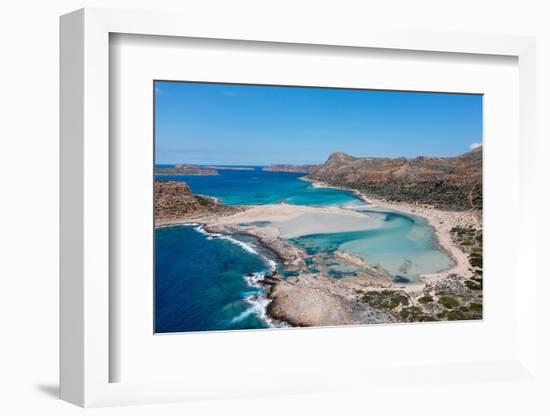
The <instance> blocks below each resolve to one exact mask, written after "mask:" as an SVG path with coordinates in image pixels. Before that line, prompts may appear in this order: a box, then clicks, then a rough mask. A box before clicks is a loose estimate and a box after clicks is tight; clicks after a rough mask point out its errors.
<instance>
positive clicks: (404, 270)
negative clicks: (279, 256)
mask: <svg viewBox="0 0 550 416" xmlns="http://www.w3.org/2000/svg"><path fill="white" fill-rule="evenodd" d="M365 212H366V213H368V215H370V216H373V217H375V218H378V219H379V220H380V219H382V220H383V221H378V222H377V223H378V224H382V226H380V227H379V228H373V229H368V230H364V231H352V232H343V233H328V234H313V235H306V236H301V237H296V238H292V239H290V241H291V242H293V243H294V244H296V245H298V246H300V247H302V248H303V249H304V250H306V252H307V253H308V254H311V255H313V254H317V253H320V252H328V253H330V252H334V251H336V250H341V251H345V252H348V253H351V254H354V255H356V256H359V257H361V258H362V259H364V260H366V261H367V262H369V264H370V265H372V266H381V267H382V268H384V269H385V270H387V271H388V272H389V273H390V274H391V275H392V276H393V277H394V278H397V279H399V277H402V278H403V277H404V278H406V280H408V281H415V280H417V279H418V276H419V275H420V274H424V273H435V272H437V271H439V270H442V269H445V268H447V267H449V266H451V265H452V260H451V259H450V258H449V257H448V256H447V255H446V254H445V253H444V252H442V251H440V250H438V249H437V248H436V247H435V245H434V243H435V242H434V237H433V230H432V229H431V227H430V226H429V225H428V224H427V223H426V222H425V221H424V220H423V219H422V218H418V217H415V218H412V217H409V216H406V215H401V214H397V213H392V212H381V211H371V210H365Z"/></svg>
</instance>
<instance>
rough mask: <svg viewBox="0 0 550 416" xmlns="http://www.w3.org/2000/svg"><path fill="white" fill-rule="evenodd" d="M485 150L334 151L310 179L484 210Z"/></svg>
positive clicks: (412, 200)
mask: <svg viewBox="0 0 550 416" xmlns="http://www.w3.org/2000/svg"><path fill="white" fill-rule="evenodd" d="M482 158H483V150H482V147H481V146H479V147H477V148H476V149H474V150H472V151H470V152H468V153H465V154H463V155H460V156H455V157H447V158H443V157H427V156H419V157H417V158H414V159H407V158H404V157H400V158H376V157H353V156H350V155H347V154H345V153H342V152H337V153H333V154H331V155H330V156H329V158H328V159H327V161H326V162H325V163H324V164H323V165H322V166H320V167H319V168H318V169H315V170H314V171H312V172H311V173H310V175H309V178H311V179H313V180H318V181H322V182H324V183H327V184H329V185H333V186H342V187H346V188H351V189H355V190H357V191H360V192H363V193H365V194H367V195H372V196H375V197H378V198H383V199H387V200H389V201H396V202H410V203H416V204H427V205H431V206H433V207H436V208H440V209H453V210H481V208H482Z"/></svg>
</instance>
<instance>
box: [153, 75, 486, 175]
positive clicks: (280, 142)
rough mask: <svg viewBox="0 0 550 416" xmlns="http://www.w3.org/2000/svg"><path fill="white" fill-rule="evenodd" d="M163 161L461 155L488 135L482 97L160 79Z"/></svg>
mask: <svg viewBox="0 0 550 416" xmlns="http://www.w3.org/2000/svg"><path fill="white" fill-rule="evenodd" d="M155 98H156V102H155V107H156V108H155V117H156V120H155V130H156V131H155V152H156V163H196V164H227V165H267V164H271V163H292V164H301V163H322V162H324V161H325V160H326V158H327V156H328V155H329V154H330V153H332V152H335V151H341V152H346V153H349V154H351V155H353V156H386V157H398V156H405V157H415V156H419V155H426V156H454V155H459V154H462V153H465V152H467V151H469V150H470V148H471V147H472V146H475V145H476V144H479V143H481V141H482V97H481V96H479V95H466V94H434V93H415V92H393V91H372V90H346V89H328V88H293V87H271V86H247V85H232V84H203V83H184V82H164V81H162V82H161V81H156V82H155Z"/></svg>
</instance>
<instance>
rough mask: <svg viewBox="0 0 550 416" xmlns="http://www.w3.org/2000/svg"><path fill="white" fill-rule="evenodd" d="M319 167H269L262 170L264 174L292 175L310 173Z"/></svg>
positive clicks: (283, 165) (280, 165) (282, 165)
mask: <svg viewBox="0 0 550 416" xmlns="http://www.w3.org/2000/svg"><path fill="white" fill-rule="evenodd" d="M319 166H320V165H285V164H279V165H269V166H265V167H263V168H262V170H264V171H266V172H292V173H312V172H314V171H315V170H316V169H318V168H319Z"/></svg>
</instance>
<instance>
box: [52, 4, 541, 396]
mask: <svg viewBox="0 0 550 416" xmlns="http://www.w3.org/2000/svg"><path fill="white" fill-rule="evenodd" d="M113 33H122V34H137V35H155V36H171V37H191V38H206V39H226V40H246V41H255V42H280V43H285V44H288V43H289V44H305V45H332V46H335V47H344V48H345V47H356V48H382V49H390V50H393V49H397V50H411V51H431V52H439V53H453V54H484V55H505V56H511V57H517V59H518V62H519V137H520V141H519V144H520V152H519V160H518V163H519V166H520V170H519V172H520V177H519V178H518V181H519V185H520V190H519V193H520V196H521V204H520V205H521V206H520V207H519V212H520V213H527V212H535V195H534V194H535V190H534V189H533V186H532V183H533V182H532V178H533V175H534V167H535V163H534V161H535V151H534V148H535V146H534V143H535V139H536V137H535V130H534V126H535V124H536V123H535V120H534V117H535V114H536V113H535V89H536V84H535V41H534V39H533V38H530V37H518V36H507V35H487V34H465V33H429V32H410V31H409V32H396V31H387V32H380V31H376V30H368V29H366V30H363V29H362V30H361V31H359V32H355V31H353V30H350V31H349V32H342V31H339V32H338V33H335V32H329V31H326V30H324V29H322V28H319V29H318V30H308V31H307V33H306V32H304V31H302V30H300V29H299V28H292V27H284V28H282V27H279V26H278V25H277V24H275V23H270V22H269V21H267V22H266V21H261V22H260V21H253V22H252V21H247V20H246V19H245V18H243V21H242V22H239V24H235V22H225V21H224V20H223V19H220V20H219V21H216V22H215V24H212V25H204V24H203V23H202V22H200V21H195V20H194V19H193V17H192V16H185V15H174V14H165V13H150V12H134V11H119V10H107V9H82V10H78V11H76V12H73V13H70V14H68V15H65V16H63V17H62V18H61V314H60V319H61V339H60V348H61V356H60V358H61V389H60V394H61V398H62V399H64V400H67V401H69V402H71V403H74V404H77V405H80V406H85V407H87V406H107V405H119V404H138V403H156V402H166V401H182V400H192V399H197V398H210V397H211V398H214V397H238V396H247V395H254V394H280V393H285V392H286V393H300V392H320V391H325V390H327V389H328V390H333V389H339V388H342V386H343V384H342V382H341V381H340V380H343V379H349V378H350V377H352V378H353V380H355V382H356V383H364V384H365V385H368V384H369V383H374V382H375V381H376V380H378V381H379V380H380V379H381V378H384V375H383V374H382V373H383V372H386V373H387V371H386V370H387V369H378V370H376V369H373V368H372V367H371V368H368V370H369V371H368V372H362V371H351V370H349V369H345V368H342V369H336V370H334V369H333V370H331V371H330V377H319V374H317V373H309V374H305V373H299V374H292V375H291V374H288V373H285V372H281V373H279V374H272V378H271V381H270V382H269V383H255V382H254V380H250V381H248V382H247V381H246V380H241V381H240V382H236V383H233V384H231V385H227V383H226V382H225V381H226V380H223V379H222V378H220V380H212V378H211V377H206V376H205V377H202V378H200V377H199V378H197V377H190V378H188V379H184V380H178V381H150V382H129V383H126V382H111V377H110V372H109V368H110V363H112V361H113V360H116V359H117V357H115V356H113V353H112V351H111V350H110V348H109V345H110V342H109V338H110V336H111V335H110V315H109V308H110V306H111V307H112V305H110V302H111V301H112V299H111V298H110V296H109V291H110V290H112V287H110V282H109V275H110V267H112V265H111V261H110V258H109V255H110V254H109V239H110V220H111V218H110V204H109V201H110V194H109V189H110V169H113V166H112V165H111V164H112V163H113V161H112V160H111V159H110V155H109V135H110V131H109V117H110V114H109V94H110V84H109V36H110V34H113ZM520 218H521V220H520V221H521V224H520V227H519V229H518V241H517V244H516V246H515V249H516V250H517V256H518V259H519V262H520V264H521V265H522V270H523V272H524V276H525V277H524V278H522V281H521V284H520V286H519V287H518V292H517V315H516V316H517V318H516V319H517V320H518V322H521V326H520V327H519V329H518V331H519V332H518V346H517V354H514V355H513V356H510V357H509V359H506V360H499V361H494V362H491V361H482V362H472V363H462V364H461V365H459V366H457V364H456V363H453V362H442V363H441V364H440V365H439V367H438V368H437V369H436V370H434V367H433V366H429V365H426V366H423V365H422V363H419V365H418V368H416V369H415V370H414V374H415V377H417V378H418V379H419V380H424V379H429V378H433V374H434V371H436V372H438V371H441V370H448V371H449V372H450V373H452V374H453V376H454V377H463V378H464V379H466V378H467V377H469V376H471V375H472V374H478V373H481V374H484V377H487V375H488V374H491V377H495V378H498V377H508V378H512V379H515V378H517V379H518V380H521V379H524V378H525V377H534V376H535V375H536V372H535V369H536V354H535V351H536V345H537V343H536V302H535V293H536V279H537V278H538V275H537V270H536V268H535V264H536V262H535V259H534V255H535V254H534V253H535V251H536V250H534V249H533V246H534V244H535V235H534V233H535V230H536V219H535V218H534V215H521V216H520ZM516 272H517V271H514V270H511V271H510V273H516ZM309 334H312V333H311V332H310V333H309ZM190 336H192V335H190ZM303 336H304V337H307V336H313V335H308V334H305V335H303ZM358 370H361V368H359V369H358ZM383 370H384V371H383ZM411 371H412V370H411V369H410V368H409V369H403V371H402V372H403V374H405V373H408V374H410V373H411ZM326 374H328V373H326ZM391 374H392V376H393V377H395V375H396V374H399V376H400V377H401V376H403V374H401V373H400V370H399V368H397V369H395V368H394V369H392V370H391ZM482 378H483V377H482ZM476 381H478V379H477V378H476V376H474V377H472V382H476ZM274 385H279V386H284V387H280V388H279V389H278V390H274V389H273V388H272V387H273V386H274Z"/></svg>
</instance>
